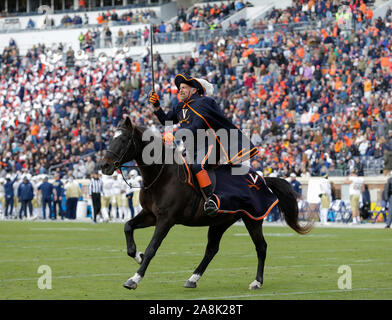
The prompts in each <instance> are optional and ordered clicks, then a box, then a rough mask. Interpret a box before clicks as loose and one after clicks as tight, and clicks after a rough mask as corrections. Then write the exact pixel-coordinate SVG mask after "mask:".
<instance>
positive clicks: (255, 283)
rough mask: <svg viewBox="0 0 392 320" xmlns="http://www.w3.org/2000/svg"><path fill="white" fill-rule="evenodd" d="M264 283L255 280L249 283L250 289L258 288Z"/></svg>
mask: <svg viewBox="0 0 392 320" xmlns="http://www.w3.org/2000/svg"><path fill="white" fill-rule="evenodd" d="M261 285H262V283H261V282H259V281H257V280H255V281H253V282H252V283H251V284H250V285H249V290H258V289H260V288H261Z"/></svg>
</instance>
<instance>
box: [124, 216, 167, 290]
mask: <svg viewBox="0 0 392 320" xmlns="http://www.w3.org/2000/svg"><path fill="white" fill-rule="evenodd" d="M173 225H174V223H173V222H172V221H170V220H169V219H168V218H167V216H166V217H161V218H157V221H156V227H155V232H154V235H153V237H152V239H151V241H150V243H149V245H148V247H147V249H146V252H145V253H144V256H143V259H142V263H141V265H140V268H139V270H138V271H137V272H136V273H135V275H134V276H133V277H131V278H129V279H128V280H127V281H126V282H125V283H124V284H123V286H124V287H125V288H127V289H136V288H137V285H138V284H139V282H140V281H141V280H142V278H143V277H144V274H145V272H146V270H147V267H148V265H149V264H150V261H151V259H152V258H153V257H154V256H155V253H156V252H157V250H158V248H159V246H160V245H161V243H162V241H163V239H164V238H165V237H166V235H167V233H168V232H169V230H170V229H171V227H172V226H173Z"/></svg>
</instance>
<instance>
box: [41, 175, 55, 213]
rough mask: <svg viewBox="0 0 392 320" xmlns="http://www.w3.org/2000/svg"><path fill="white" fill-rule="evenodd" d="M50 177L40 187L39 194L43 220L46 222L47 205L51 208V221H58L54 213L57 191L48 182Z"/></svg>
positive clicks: (45, 178)
mask: <svg viewBox="0 0 392 320" xmlns="http://www.w3.org/2000/svg"><path fill="white" fill-rule="evenodd" d="M48 180H49V179H48V177H47V176H45V177H44V181H43V182H42V183H41V185H40V186H39V187H38V192H39V193H40V195H41V204H42V218H43V220H46V205H48V208H49V218H50V219H51V220H56V218H57V217H56V214H55V213H54V212H53V204H52V201H53V196H54V193H55V192H56V191H54V190H55V189H54V187H53V184H51V183H50V182H48Z"/></svg>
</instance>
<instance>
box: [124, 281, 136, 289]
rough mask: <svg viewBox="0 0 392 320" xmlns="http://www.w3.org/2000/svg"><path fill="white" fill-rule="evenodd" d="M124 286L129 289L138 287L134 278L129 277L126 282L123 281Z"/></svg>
mask: <svg viewBox="0 0 392 320" xmlns="http://www.w3.org/2000/svg"><path fill="white" fill-rule="evenodd" d="M123 287H124V288H126V289H128V290H135V289H136V288H137V283H136V282H135V281H133V280H132V279H128V280H127V281H126V282H124V283H123Z"/></svg>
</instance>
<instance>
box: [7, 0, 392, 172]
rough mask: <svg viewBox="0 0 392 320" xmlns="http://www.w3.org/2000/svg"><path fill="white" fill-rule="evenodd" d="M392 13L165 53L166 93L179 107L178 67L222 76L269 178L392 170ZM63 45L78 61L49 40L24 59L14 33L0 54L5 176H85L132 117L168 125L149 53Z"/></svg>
mask: <svg viewBox="0 0 392 320" xmlns="http://www.w3.org/2000/svg"><path fill="white" fill-rule="evenodd" d="M309 2H310V1H309ZM318 2H323V3H327V2H328V1H317V2H316V4H317V3H318ZM351 2H352V3H357V2H358V1H351ZM391 13H392V11H391V10H390V9H389V10H388V13H387V16H386V18H385V19H373V20H372V21H371V22H370V21H369V22H367V23H363V24H361V25H359V26H358V25H357V27H356V29H355V30H354V31H352V32H347V31H343V30H341V29H340V28H339V24H338V23H335V22H334V23H332V24H331V25H330V27H327V28H321V29H315V30H313V31H312V32H301V31H296V30H295V29H293V30H280V31H273V32H270V31H268V30H266V31H265V33H263V34H261V35H256V34H254V33H252V32H249V34H248V35H247V36H231V35H230V36H222V37H221V38H220V39H218V40H216V39H211V40H209V41H206V42H201V43H200V44H199V45H198V49H197V50H195V51H194V52H193V53H192V54H191V55H185V56H177V57H175V56H173V57H172V58H171V59H170V61H167V62H164V61H162V59H161V58H160V56H159V54H156V55H154V56H155V64H156V68H155V70H156V72H155V75H154V77H155V83H156V84H158V85H159V88H155V89H156V91H157V92H158V94H159V95H160V97H161V101H162V103H161V105H163V106H166V108H170V106H171V105H173V104H174V103H176V94H177V88H176V87H175V85H174V82H173V80H174V76H175V75H176V74H178V73H185V74H192V75H197V76H198V77H204V78H206V79H207V80H208V81H210V82H211V83H213V84H214V85H215V97H216V99H217V101H218V103H219V105H220V106H221V107H222V109H223V110H224V112H225V114H226V115H227V116H228V117H229V118H230V119H231V120H232V121H233V122H234V123H235V125H237V126H238V127H239V128H241V129H242V130H246V131H247V132H249V136H250V138H251V140H252V142H253V143H254V144H255V145H257V146H258V148H259V151H260V153H259V155H258V156H257V157H256V158H254V159H253V162H252V166H253V167H254V168H255V169H258V170H261V171H263V172H264V174H265V175H276V176H288V175H289V174H290V173H291V172H294V173H296V175H297V176H301V175H302V176H306V175H311V176H321V175H323V174H324V173H326V172H332V171H334V170H341V171H342V172H344V173H345V174H347V172H348V171H349V170H352V169H354V168H357V169H361V166H362V169H361V174H364V173H365V167H364V164H365V163H364V159H368V160H369V159H370V160H372V161H373V160H374V161H376V160H382V159H385V160H384V170H390V169H392V115H391V112H392V94H391V92H390V86H391V81H392V76H391V75H392V72H391V71H392V63H391V61H390V56H391V49H390V48H391V45H392V43H391V33H392V14H391ZM308 16H309V18H310V19H317V16H314V15H312V14H309V15H308ZM267 19H270V17H267ZM265 23H267V22H265ZM259 43H261V44H262V45H259ZM58 50H60V51H63V53H64V54H65V55H66V56H67V57H69V59H68V58H67V59H66V61H65V62H64V61H59V62H58V63H57V64H56V65H55V66H52V67H48V65H47V64H45V63H43V61H42V55H43V54H44V53H45V46H44V45H40V46H38V47H34V48H32V49H31V50H29V52H28V53H27V54H26V55H25V56H20V55H19V53H18V47H17V44H16V43H15V42H14V41H12V40H11V41H10V44H9V46H8V47H7V48H6V49H5V50H4V51H3V53H2V54H1V56H0V115H1V119H0V125H1V133H0V154H1V158H0V160H1V168H0V177H4V176H5V175H6V174H7V173H9V172H20V171H21V172H29V173H31V174H33V175H34V174H39V173H40V174H47V173H49V169H50V168H51V173H52V172H54V171H57V172H59V173H60V174H61V175H66V174H67V173H68V172H72V174H73V175H74V177H75V178H79V177H83V176H86V175H88V174H89V173H90V171H91V170H94V168H95V169H96V168H97V161H98V160H99V159H100V157H101V156H102V150H104V149H105V148H106V144H107V142H108V141H109V140H110V138H111V137H112V134H113V128H114V127H116V125H117V124H118V122H119V120H120V119H122V118H123V116H124V115H130V116H131V117H132V119H133V121H135V122H136V123H137V124H138V125H143V126H152V125H155V126H157V127H158V121H157V119H156V117H155V116H154V115H153V113H152V111H153V110H152V108H151V106H149V105H148V102H147V94H148V93H149V92H150V90H151V89H152V88H151V84H150V83H151V77H152V75H151V72H150V68H149V66H148V63H149V56H148V55H146V56H144V57H142V58H141V60H140V61H136V60H135V61H133V60H132V59H130V58H126V57H121V58H119V57H114V58H113V59H111V58H110V59H108V60H107V61H104V62H101V61H96V62H95V61H93V60H91V61H90V60H84V61H83V62H79V61H78V60H77V59H74V53H73V51H72V50H67V51H66V52H64V51H65V49H63V48H59V49H58ZM145 67H146V68H145ZM89 155H91V158H89ZM87 164H88V165H87ZM87 167H88V168H89V169H87ZM89 170H90V171H89Z"/></svg>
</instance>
